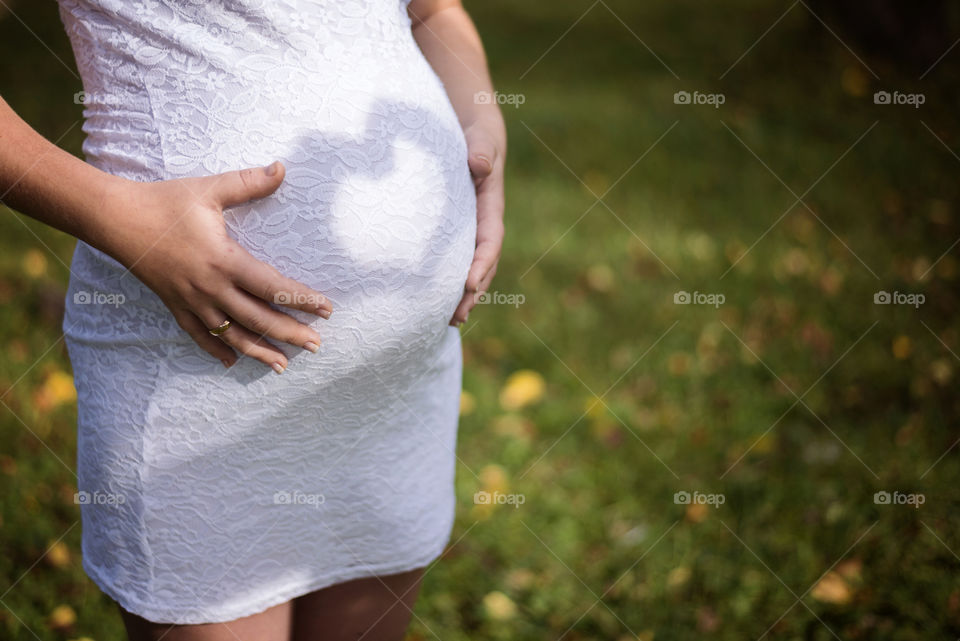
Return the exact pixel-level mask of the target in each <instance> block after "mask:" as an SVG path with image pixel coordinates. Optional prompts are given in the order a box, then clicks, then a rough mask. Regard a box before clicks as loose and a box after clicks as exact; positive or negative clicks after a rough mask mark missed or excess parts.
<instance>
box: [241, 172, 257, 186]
mask: <svg viewBox="0 0 960 641" xmlns="http://www.w3.org/2000/svg"><path fill="white" fill-rule="evenodd" d="M239 176H240V182H241V183H243V186H244V188H245V189H253V187H254V186H256V180H255V178H254V176H253V170H252V169H241V170H240V172H239Z"/></svg>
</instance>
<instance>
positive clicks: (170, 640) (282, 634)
mask: <svg viewBox="0 0 960 641" xmlns="http://www.w3.org/2000/svg"><path fill="white" fill-rule="evenodd" d="M292 612H293V604H292V603H291V602H289V601H288V602H287V603H281V604H280V605H276V606H274V607H272V608H270V609H268V610H265V611H264V612H260V613H259V614H254V615H251V616H248V617H243V618H242V619H235V620H233V621H227V622H225V623H201V624H197V625H174V624H170V623H154V622H152V621H147V620H146V619H144V618H142V617H139V616H137V615H135V614H131V613H130V612H127V611H126V610H124V609H123V608H122V607H121V608H120V614H121V615H122V616H123V623H124V625H125V626H126V627H127V636H128V637H129V639H130V641H160V639H163V641H290V622H291V615H292Z"/></svg>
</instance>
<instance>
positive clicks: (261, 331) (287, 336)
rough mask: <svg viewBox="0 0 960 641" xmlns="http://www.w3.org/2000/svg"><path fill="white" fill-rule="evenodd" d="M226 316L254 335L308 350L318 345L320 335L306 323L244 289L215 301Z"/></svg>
mask: <svg viewBox="0 0 960 641" xmlns="http://www.w3.org/2000/svg"><path fill="white" fill-rule="evenodd" d="M217 304H218V305H219V307H220V309H222V310H223V311H224V312H226V313H227V314H228V315H229V316H230V318H232V319H233V320H234V321H235V322H237V323H239V324H240V325H242V326H244V327H246V328H247V329H248V330H250V331H251V332H252V333H253V334H255V335H257V336H265V337H267V338H272V339H274V340H276V341H280V342H282V343H289V344H291V345H295V346H297V347H302V348H303V349H305V350H308V351H310V352H316V351H317V350H318V349H319V348H320V343H321V339H320V334H319V333H317V331H316V330H314V329H313V328H312V327H310V326H309V325H305V324H304V323H301V322H299V321H297V320H296V319H295V318H293V317H292V316H290V315H288V314H284V313H283V312H279V311H277V310H275V309H273V308H272V307H270V306H269V305H267V304H266V303H264V302H263V301H261V300H259V299H256V298H254V297H252V296H250V295H249V294H247V293H246V292H245V291H242V290H240V289H234V290H232V291H231V292H229V293H228V295H226V296H224V297H223V298H221V299H220V300H218V301H217Z"/></svg>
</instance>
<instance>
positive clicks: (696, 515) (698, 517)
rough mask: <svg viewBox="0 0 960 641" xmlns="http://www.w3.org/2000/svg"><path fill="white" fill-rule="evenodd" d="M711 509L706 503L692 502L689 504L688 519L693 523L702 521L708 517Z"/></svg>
mask: <svg viewBox="0 0 960 641" xmlns="http://www.w3.org/2000/svg"><path fill="white" fill-rule="evenodd" d="M709 510H710V508H709V507H708V506H707V505H706V503H691V504H690V505H688V506H687V515H686V516H687V520H688V521H690V522H691V523H700V522H702V521H703V520H704V519H705V518H707V514H708V513H709Z"/></svg>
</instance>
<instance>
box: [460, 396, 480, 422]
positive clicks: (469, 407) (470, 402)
mask: <svg viewBox="0 0 960 641" xmlns="http://www.w3.org/2000/svg"><path fill="white" fill-rule="evenodd" d="M476 408H477V399H476V397H474V395H473V394H471V393H470V392H468V391H466V390H463V391H462V392H460V416H466V415H467V414H472V413H473V410H475V409H476Z"/></svg>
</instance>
